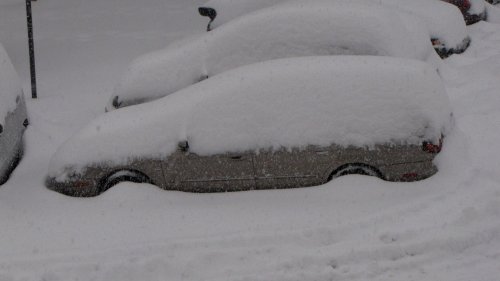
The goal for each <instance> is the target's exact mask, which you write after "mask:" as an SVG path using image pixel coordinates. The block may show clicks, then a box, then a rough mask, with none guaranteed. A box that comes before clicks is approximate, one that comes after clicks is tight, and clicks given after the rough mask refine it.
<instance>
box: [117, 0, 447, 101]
mask: <svg viewBox="0 0 500 281" xmlns="http://www.w3.org/2000/svg"><path fill="white" fill-rule="evenodd" d="M367 7H368V6H367V5H366V3H365V4H351V3H345V2H342V3H336V4H335V5H334V4H332V3H329V4H324V5H319V4H318V5H307V6H304V5H303V4H302V3H294V4H290V5H286V6H280V7H279V9H277V8H276V9H274V8H275V7H272V8H270V9H266V10H262V11H259V12H257V13H255V14H253V15H252V16H248V17H242V18H239V19H237V20H235V21H233V23H232V24H230V25H226V26H221V27H220V28H218V29H216V30H214V31H212V32H208V33H206V34H204V35H202V36H201V37H199V38H197V39H192V40H190V41H188V42H186V43H185V44H176V45H175V46H171V47H169V48H167V49H165V50H162V51H157V52H153V53H151V54H147V55H144V56H142V57H140V58H138V59H137V60H135V61H134V62H133V63H132V65H131V66H130V67H129V69H128V70H127V71H126V73H125V74H124V76H123V77H122V79H121V81H120V82H119V84H118V85H117V87H116V89H115V92H114V94H113V95H112V97H111V99H110V103H112V102H111V101H113V100H114V99H116V101H117V102H118V103H121V106H122V107H123V106H124V105H131V104H136V103H141V102H144V101H148V100H153V99H157V98H159V97H162V96H165V95H168V94H170V93H173V92H175V91H177V90H179V89H182V88H184V87H186V86H189V85H191V84H194V83H197V82H198V81H200V80H202V79H204V78H205V77H207V76H208V77H210V76H213V75H215V74H218V73H221V72H223V71H226V70H229V69H232V68H235V67H238V66H242V65H246V64H250V63H255V62H259V61H265V60H270V59H278V58H285V57H297V56H315V55H346V54H347V55H382V56H394V57H402V58H412V59H418V60H422V61H428V62H431V63H434V64H439V63H440V62H441V61H440V59H439V57H438V56H437V54H435V52H434V50H433V48H432V46H431V43H430V42H429V36H428V33H427V31H426V30H425V27H423V26H422V24H421V23H420V21H419V20H418V19H416V18H412V17H411V16H410V15H404V16H402V15H401V14H399V13H394V12H393V11H391V10H388V9H385V8H383V7H381V6H378V5H372V6H369V8H367ZM116 96H118V98H115V97H116ZM108 109H111V107H110V106H109V105H108Z"/></svg>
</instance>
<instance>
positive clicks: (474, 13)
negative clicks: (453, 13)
mask: <svg viewBox="0 0 500 281" xmlns="http://www.w3.org/2000/svg"><path fill="white" fill-rule="evenodd" d="M442 1H444V2H448V3H451V4H453V5H455V6H457V7H458V8H459V9H460V11H461V12H462V14H463V17H464V20H465V23H466V24H467V25H470V24H474V23H476V22H478V21H481V20H486V18H487V16H488V15H487V12H486V7H485V4H484V0H442Z"/></svg>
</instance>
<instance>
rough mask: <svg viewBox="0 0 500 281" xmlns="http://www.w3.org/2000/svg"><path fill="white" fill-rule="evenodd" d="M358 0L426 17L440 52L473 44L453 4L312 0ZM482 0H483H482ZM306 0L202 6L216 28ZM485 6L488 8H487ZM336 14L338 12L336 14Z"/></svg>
mask: <svg viewBox="0 0 500 281" xmlns="http://www.w3.org/2000/svg"><path fill="white" fill-rule="evenodd" d="M342 1H346V2H350V3H353V2H358V3H366V4H370V5H380V6H382V7H384V8H386V9H393V10H395V11H397V12H399V13H405V14H410V15H412V16H416V17H418V18H419V19H421V20H422V22H423V24H424V25H425V26H426V27H427V28H428V30H429V37H430V39H431V41H432V43H433V45H434V48H435V49H436V51H437V52H438V54H439V55H440V56H441V57H443V58H445V57H448V56H449V55H451V54H455V53H462V52H463V51H465V50H466V49H467V47H468V46H469V44H470V38H469V37H468V35H467V30H466V28H465V24H464V21H463V17H462V15H461V14H460V12H459V11H457V10H456V9H453V8H451V6H450V5H448V4H446V3H443V2H441V1H436V0H420V1H412V0H379V1H370V0H357V1H355V0H312V1H307V4H308V5H314V4H315V3H323V4H324V3H335V2H342ZM466 1H468V0H466ZM480 1H481V0H480ZM292 2H297V3H299V2H303V1H300V0H210V1H208V2H207V3H205V4H204V5H203V6H201V7H199V9H198V11H199V13H200V15H202V16H206V17H209V18H210V21H209V23H208V25H207V30H212V29H215V28H217V27H219V26H221V25H224V24H225V23H227V22H229V21H232V20H234V19H236V18H239V17H242V16H245V15H247V14H251V13H252V12H254V11H257V10H261V9H266V8H269V7H272V6H276V5H280V4H283V3H292ZM483 10H484V9H483ZM332 16H335V15H332Z"/></svg>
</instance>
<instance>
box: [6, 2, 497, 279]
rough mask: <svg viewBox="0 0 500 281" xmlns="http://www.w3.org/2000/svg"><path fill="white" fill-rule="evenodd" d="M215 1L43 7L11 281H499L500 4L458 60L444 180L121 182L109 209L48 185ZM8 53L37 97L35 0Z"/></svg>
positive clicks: (107, 198) (108, 197)
mask: <svg viewBox="0 0 500 281" xmlns="http://www.w3.org/2000/svg"><path fill="white" fill-rule="evenodd" d="M416 2H418V1H416ZM202 4H203V1H201V0H200V1H195V0H141V1H137V0H106V1H103V0H85V1H83V0H38V1H35V2H32V5H33V11H34V18H33V20H34V25H35V51H36V55H37V67H38V68H37V72H38V74H39V76H38V78H39V79H38V82H39V89H38V94H39V98H38V99H37V100H32V99H27V100H26V102H27V105H28V110H29V113H30V117H31V118H30V123H31V125H30V126H29V127H28V129H27V130H26V133H25V135H24V136H25V143H26V146H25V155H24V158H23V160H22V161H21V163H20V165H19V166H18V167H17V168H16V170H15V171H14V173H13V174H12V176H11V178H10V179H9V181H8V182H6V183H5V184H4V185H2V186H1V187H0V226H1V228H0V280H1V281H26V280H44V281H76V280H80V281H82V280H92V281H137V280H144V281H155V280H185V281H197V280H207V281H212V280H213V281H220V280H235V281H239V280H241V281H244V280H245V281H248V280H252V281H254V280H257V281H259V280H263V281H264V280H266V281H267V280H275V281H294V280H297V281H303V280H349V281H366V280H371V281H388V280H391V281H392V280H397V281H400V280H419V281H434V280H439V281H470V280H477V281H479V280H480V281H497V280H498V279H499V278H498V276H500V267H499V264H500V223H499V219H498V218H499V216H500V207H499V206H500V176H499V173H498V171H500V161H498V159H500V148H499V146H498V144H499V143H500V130H498V128H500V109H499V108H500V107H499V105H500V95H499V89H500V76H499V73H500V48H499V47H498V46H500V8H499V7H495V6H491V5H487V9H488V15H489V16H488V22H479V23H477V24H474V25H472V26H468V27H467V29H468V33H469V35H470V37H471V39H472V44H471V46H470V47H469V49H468V50H467V51H466V52H465V53H463V54H460V55H452V56H451V57H449V58H448V59H446V60H444V62H443V63H444V64H445V65H446V66H447V67H448V68H449V70H450V71H447V72H442V75H443V76H444V82H445V85H446V88H447V92H448V95H449V97H450V102H451V106H452V109H453V113H454V116H455V121H456V125H455V127H454V129H453V131H452V132H451V133H450V134H449V135H448V136H447V137H446V139H445V142H444V144H443V151H442V152H441V153H440V154H439V155H438V157H437V158H436V165H437V166H438V168H439V172H438V173H437V174H436V175H434V176H432V177H431V178H429V179H426V180H424V181H419V182H413V183H388V182H385V181H381V180H379V179H376V178H374V177H366V176H354V175H352V176H345V177H341V178H338V179H336V180H334V181H332V182H330V183H327V184H325V185H323V186H318V187H313V188H298V189H293V190H266V191H249V192H233V193H220V194H190V193H182V192H173V191H164V190H161V189H159V188H157V187H155V186H152V185H145V184H132V183H122V184H119V185H118V186H115V187H113V188H111V189H110V190H108V191H107V192H105V193H103V194H102V195H100V196H97V197H94V198H70V197H66V196H63V195H61V194H59V193H56V192H53V191H50V190H48V189H47V188H45V187H44V185H43V180H44V177H45V175H46V173H47V165H48V163H49V160H50V157H51V155H52V154H53V152H54V151H55V150H56V149H57V147H58V146H59V145H60V144H61V143H63V142H64V141H65V140H67V139H68V138H69V137H70V136H71V135H73V134H74V133H75V132H76V131H78V130H79V129H80V128H81V127H82V126H84V125H85V124H87V123H89V122H90V121H91V120H93V119H95V118H96V117H98V116H99V115H101V114H103V113H102V111H103V108H102V105H103V104H104V103H105V102H106V100H107V98H108V96H109V95H110V94H111V92H112V91H113V85H114V84H115V83H116V81H117V80H118V79H119V78H120V73H121V72H123V70H124V69H125V68H126V66H127V64H128V62H129V61H130V59H132V58H134V57H136V56H138V55H140V54H143V53H146V52H150V51H151V50H155V49H159V48H162V47H163V46H165V45H166V44H167V43H170V42H173V41H176V40H178V39H180V38H181V37H186V36H192V35H194V34H197V33H198V34H201V33H203V32H204V30H203V26H204V24H206V19H204V18H202V17H200V16H199V15H198V14H197V10H196V8H197V7H198V6H200V5H202ZM0 42H2V44H3V45H4V47H5V49H6V50H7V52H8V53H9V56H10V58H11V60H12V63H13V64H14V66H15V68H16V70H17V71H18V73H19V75H20V77H21V81H22V82H23V88H24V90H25V92H26V93H29V89H30V78H29V67H28V66H29V63H28V56H27V43H26V7H25V1H24V0H2V1H0ZM120 110H121V109H120ZM118 111H119V110H118Z"/></svg>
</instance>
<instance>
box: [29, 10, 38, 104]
mask: <svg viewBox="0 0 500 281" xmlns="http://www.w3.org/2000/svg"><path fill="white" fill-rule="evenodd" d="M31 1H32V0H26V15H27V20H28V50H29V53H30V74H31V97H32V98H34V99H36V98H37V94H36V72H35V45H34V43H33V19H32V18H31Z"/></svg>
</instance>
